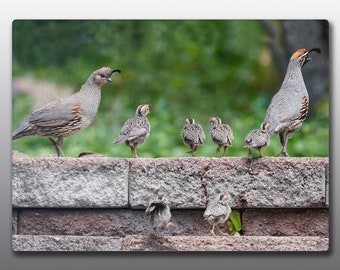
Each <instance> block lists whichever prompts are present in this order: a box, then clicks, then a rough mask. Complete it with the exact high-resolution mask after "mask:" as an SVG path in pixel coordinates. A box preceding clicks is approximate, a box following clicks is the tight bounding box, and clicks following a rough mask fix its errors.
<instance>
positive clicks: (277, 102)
mask: <svg viewBox="0 0 340 270" xmlns="http://www.w3.org/2000/svg"><path fill="white" fill-rule="evenodd" d="M313 51H315V52H317V53H320V52H321V50H320V49H319V48H314V49H311V50H309V51H307V50H306V49H299V50H297V51H296V52H295V53H293V55H292V56H291V58H290V60H289V63H288V67H287V71H286V75H285V77H284V80H283V83H282V85H281V88H280V89H279V91H278V92H277V93H276V94H275V95H274V97H273V98H272V100H271V103H270V105H269V107H268V109H267V113H266V116H265V119H264V122H269V123H270V129H269V136H273V135H274V134H279V137H280V143H281V146H282V150H281V152H280V153H279V154H278V155H282V156H285V157H286V156H288V153H287V142H288V140H289V139H290V138H291V137H292V136H293V133H294V132H295V131H297V130H298V129H299V128H300V127H301V126H302V123H303V122H304V121H305V119H306V117H307V114H308V106H309V97H308V92H307V89H306V86H305V82H304V80H303V76H302V72H301V68H302V67H303V66H304V65H305V64H306V63H307V62H308V61H310V60H311V59H310V57H309V54H310V53H311V52H313Z"/></svg>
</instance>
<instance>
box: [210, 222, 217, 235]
mask: <svg viewBox="0 0 340 270" xmlns="http://www.w3.org/2000/svg"><path fill="white" fill-rule="evenodd" d="M215 226H216V224H215V223H214V224H213V226H212V228H211V230H210V234H211V235H213V236H215Z"/></svg>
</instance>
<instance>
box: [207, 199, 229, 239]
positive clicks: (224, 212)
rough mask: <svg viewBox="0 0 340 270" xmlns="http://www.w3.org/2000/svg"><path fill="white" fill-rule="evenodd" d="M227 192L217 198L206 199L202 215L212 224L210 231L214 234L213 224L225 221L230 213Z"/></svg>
mask: <svg viewBox="0 0 340 270" xmlns="http://www.w3.org/2000/svg"><path fill="white" fill-rule="evenodd" d="M229 197H230V196H229V194H220V195H218V197H217V199H215V200H213V201H208V205H207V207H206V209H205V211H204V214H203V217H204V219H205V220H207V221H208V222H209V224H211V225H212V229H211V230H210V233H211V234H212V235H215V226H216V225H219V224H223V223H225V222H226V221H227V220H228V218H229V215H230V213H231V208H230V205H229V203H230V202H229V200H230V198H229Z"/></svg>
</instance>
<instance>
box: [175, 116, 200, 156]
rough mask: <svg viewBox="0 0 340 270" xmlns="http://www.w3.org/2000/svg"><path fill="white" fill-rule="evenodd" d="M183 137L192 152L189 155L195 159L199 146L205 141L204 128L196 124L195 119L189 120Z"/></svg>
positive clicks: (183, 130)
mask: <svg viewBox="0 0 340 270" xmlns="http://www.w3.org/2000/svg"><path fill="white" fill-rule="evenodd" d="M181 135H182V139H183V142H184V143H185V144H187V145H189V146H190V151H189V152H188V153H191V156H192V157H194V156H195V151H196V150H197V148H198V146H200V145H202V144H203V142H204V140H205V135H204V131H203V129H202V127H201V126H200V125H199V124H196V123H195V119H194V118H187V119H186V120H185V126H184V128H183V129H182V132H181Z"/></svg>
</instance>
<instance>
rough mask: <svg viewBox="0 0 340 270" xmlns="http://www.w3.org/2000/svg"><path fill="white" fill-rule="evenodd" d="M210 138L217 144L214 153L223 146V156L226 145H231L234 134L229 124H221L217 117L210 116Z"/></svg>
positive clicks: (217, 152) (218, 151)
mask: <svg viewBox="0 0 340 270" xmlns="http://www.w3.org/2000/svg"><path fill="white" fill-rule="evenodd" d="M210 127H211V128H210V138H211V139H212V141H213V142H214V143H215V144H217V149H216V154H219V153H220V151H221V148H222V147H223V156H224V155H225V153H226V151H227V148H228V146H231V145H232V143H233V141H234V135H233V132H232V130H231V128H230V126H229V125H226V124H222V120H221V118H219V117H211V118H210Z"/></svg>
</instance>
